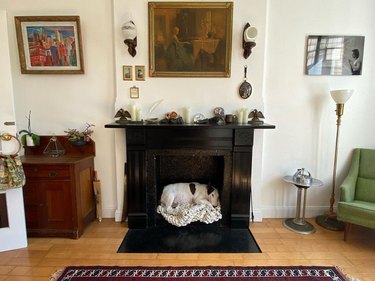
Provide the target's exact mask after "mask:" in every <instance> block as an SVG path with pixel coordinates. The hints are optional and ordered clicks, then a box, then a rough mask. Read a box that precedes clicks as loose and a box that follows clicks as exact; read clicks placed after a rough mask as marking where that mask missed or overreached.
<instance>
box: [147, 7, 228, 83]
mask: <svg viewBox="0 0 375 281" xmlns="http://www.w3.org/2000/svg"><path fill="white" fill-rule="evenodd" d="M232 14H233V2H169V1H165V2H149V3H148V15H149V19H148V21H149V22H148V24H149V52H150V53H149V60H150V63H149V76H150V77H230V61H231V50H232Z"/></svg>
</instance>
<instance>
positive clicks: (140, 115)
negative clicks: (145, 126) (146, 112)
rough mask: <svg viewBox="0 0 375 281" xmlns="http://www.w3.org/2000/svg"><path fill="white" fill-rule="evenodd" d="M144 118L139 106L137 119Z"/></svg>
mask: <svg viewBox="0 0 375 281" xmlns="http://www.w3.org/2000/svg"><path fill="white" fill-rule="evenodd" d="M141 120H142V110H141V109H139V108H137V117H136V121H141Z"/></svg>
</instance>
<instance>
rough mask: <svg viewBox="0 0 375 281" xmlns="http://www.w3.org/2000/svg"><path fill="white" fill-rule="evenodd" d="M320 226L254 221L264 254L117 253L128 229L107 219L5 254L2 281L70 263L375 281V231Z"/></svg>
mask: <svg viewBox="0 0 375 281" xmlns="http://www.w3.org/2000/svg"><path fill="white" fill-rule="evenodd" d="M309 221H310V222H312V223H313V224H314V225H315V223H314V222H313V221H312V220H309ZM316 227H317V231H316V233H314V234H310V235H303V234H296V233H293V232H291V231H289V230H287V229H286V228H284V227H283V226H282V220H281V219H266V220H264V221H263V222H258V223H252V224H251V226H250V229H251V231H252V233H253V234H254V236H255V239H256V240H257V242H258V244H259V246H260V248H261V250H262V252H263V253H260V254H157V253H155V254H117V253H116V251H117V248H118V247H119V245H120V243H121V241H122V239H123V237H124V235H125V233H126V231H127V228H126V226H125V225H124V224H120V223H115V222H114V221H113V219H105V220H103V221H102V222H101V223H99V222H94V223H92V224H91V225H90V226H89V227H88V229H87V230H86V232H85V233H84V235H83V236H82V237H81V238H80V239H78V240H73V239H64V238H30V239H29V246H28V247H27V248H25V249H20V250H14V251H8V252H3V253H0V280H1V281H3V280H7V281H10V280H13V281H25V280H38V281H39V280H40V281H41V280H43V281H46V280H48V277H49V276H50V275H51V274H52V273H53V272H55V270H57V269H59V268H62V267H64V266H67V265H128V266H137V265H142V266H147V265H150V266H188V265H190V266H196V265H203V266H205V265H221V266H256V265H259V266H260V265H326V266H329V265H336V266H339V267H340V268H341V269H342V270H343V271H344V272H345V273H346V274H348V275H351V276H353V277H356V278H359V279H360V280H375V230H373V229H367V228H362V227H357V226H353V228H352V231H351V233H350V237H349V240H348V241H347V242H344V241H343V239H342V238H343V232H334V231H329V230H325V229H323V228H321V227H319V226H316ZM1 242H2V243H3V242H4V241H1Z"/></svg>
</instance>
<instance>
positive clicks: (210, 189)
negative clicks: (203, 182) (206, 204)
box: [207, 182, 215, 194]
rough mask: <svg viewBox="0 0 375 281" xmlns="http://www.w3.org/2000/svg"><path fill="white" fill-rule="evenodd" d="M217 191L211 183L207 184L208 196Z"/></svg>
mask: <svg viewBox="0 0 375 281" xmlns="http://www.w3.org/2000/svg"><path fill="white" fill-rule="evenodd" d="M214 190H215V188H214V187H213V186H212V185H211V183H210V182H209V183H208V184H207V194H211V193H212V192H213V191H214Z"/></svg>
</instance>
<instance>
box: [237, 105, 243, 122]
mask: <svg viewBox="0 0 375 281" xmlns="http://www.w3.org/2000/svg"><path fill="white" fill-rule="evenodd" d="M242 120H243V110H242V109H240V110H238V118H237V122H238V124H241V123H242Z"/></svg>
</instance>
